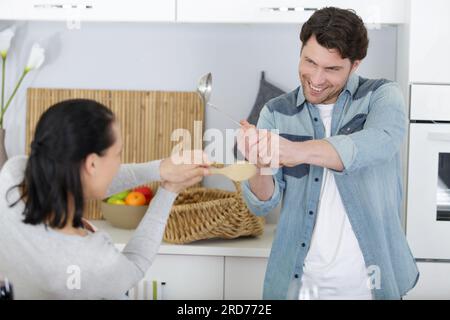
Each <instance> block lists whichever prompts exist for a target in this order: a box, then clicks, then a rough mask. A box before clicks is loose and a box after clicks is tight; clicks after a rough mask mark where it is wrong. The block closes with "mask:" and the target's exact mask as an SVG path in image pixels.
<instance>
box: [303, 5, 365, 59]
mask: <svg viewBox="0 0 450 320" xmlns="http://www.w3.org/2000/svg"><path fill="white" fill-rule="evenodd" d="M312 35H315V36H316V39H317V42H318V43H319V44H320V45H321V46H322V47H325V48H327V49H337V50H338V51H339V53H340V55H341V57H342V59H346V58H349V59H350V61H351V62H352V63H353V62H355V60H362V59H364V58H365V56H366V54H367V47H368V46H369V38H368V36H367V29H366V27H365V26H364V22H363V21H362V19H361V18H360V17H359V16H358V15H356V13H355V12H354V11H352V10H344V9H339V8H335V7H327V8H323V9H320V10H318V11H316V12H315V13H314V14H313V15H312V16H311V17H310V18H309V20H308V21H307V22H306V23H305V24H304V25H303V27H302V30H301V32H300V40H301V41H302V43H303V45H305V44H306V42H307V41H308V40H309V38H311V36H312Z"/></svg>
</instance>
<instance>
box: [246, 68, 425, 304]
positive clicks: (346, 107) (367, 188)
mask: <svg viewBox="0 0 450 320" xmlns="http://www.w3.org/2000/svg"><path fill="white" fill-rule="evenodd" d="M406 125H407V124H406V118H405V104H404V100H403V97H402V94H401V91H400V89H399V87H398V85H397V84H395V83H393V82H389V81H387V80H369V79H364V78H362V77H359V76H357V75H355V74H353V75H352V76H350V78H349V80H348V81H347V84H346V86H345V88H344V90H343V91H342V93H341V94H340V95H339V97H338V100H337V101H336V104H335V107H334V110H333V116H332V124H331V137H329V138H326V140H327V141H328V142H329V143H331V145H332V146H333V147H334V148H335V149H336V151H337V153H338V154H339V156H340V158H341V160H342V162H343V164H344V168H345V169H344V171H343V172H334V175H335V180H336V184H337V187H338V190H339V193H340V195H341V198H342V201H343V204H344V207H345V209H346V211H347V215H348V218H349V220H350V223H351V225H352V228H353V231H354V233H355V235H356V238H357V240H358V243H359V246H360V248H361V251H362V254H363V257H364V261H365V263H366V267H367V270H368V276H369V278H370V280H371V281H370V283H371V288H372V293H373V296H374V298H375V299H400V298H401V297H402V296H404V295H405V294H406V293H407V292H408V291H409V290H410V289H411V288H413V287H414V285H415V284H416V282H417V280H418V276H419V273H418V270H417V267H416V263H415V261H414V258H413V256H412V253H411V251H410V249H409V246H408V244H407V242H406V237H405V235H404V232H403V229H402V224H401V208H402V189H403V186H402V165H401V149H402V145H403V142H404V138H405V133H406ZM257 127H258V128H261V129H278V130H279V132H280V135H281V136H282V137H284V138H287V139H289V140H291V141H307V140H311V139H324V138H325V129H324V126H323V123H322V121H321V118H320V114H319V111H318V110H317V108H316V107H314V106H313V105H311V104H310V103H308V102H307V101H306V100H305V96H304V95H303V90H302V88H301V86H300V87H299V88H297V89H295V90H294V91H292V92H290V93H287V94H284V95H282V96H280V97H277V98H275V99H272V100H270V101H269V102H268V103H267V104H266V105H265V106H264V108H263V110H262V111H261V114H260V118H259V121H258V125H257ZM322 174H323V168H322V167H318V166H313V165H308V164H301V165H298V166H296V167H292V168H288V167H283V168H282V169H279V170H277V172H276V174H275V175H274V181H275V191H274V193H273V195H272V197H271V199H269V200H268V201H260V200H259V199H258V198H257V197H256V196H255V195H254V194H253V193H252V192H251V190H250V188H249V185H248V182H246V183H244V184H243V190H244V195H245V199H246V202H247V204H248V205H249V207H250V209H251V210H252V211H253V212H254V213H255V214H256V215H261V216H263V215H266V214H267V213H269V212H270V211H271V210H272V209H274V208H275V207H276V206H277V205H278V204H279V202H280V201H282V210H281V214H280V218H279V222H278V225H277V229H276V233H275V238H274V241H273V244H272V250H271V253H270V258H269V263H268V266H267V271H266V276H265V281H264V295H263V298H264V299H289V298H296V297H297V296H296V295H291V294H288V291H291V289H290V288H291V286H292V283H295V282H296V281H297V282H299V281H300V279H301V277H302V269H303V262H304V260H305V257H306V254H307V253H308V249H309V246H310V244H311V238H312V233H313V229H314V224H315V221H316V216H317V214H316V213H317V212H316V211H317V208H318V201H319V196H320V189H321V188H320V187H321V184H322ZM316 179H318V180H317V181H316Z"/></svg>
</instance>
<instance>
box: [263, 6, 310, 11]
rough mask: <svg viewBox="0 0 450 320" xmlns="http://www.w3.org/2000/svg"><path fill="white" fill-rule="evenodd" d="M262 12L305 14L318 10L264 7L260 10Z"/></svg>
mask: <svg viewBox="0 0 450 320" xmlns="http://www.w3.org/2000/svg"><path fill="white" fill-rule="evenodd" d="M260 10H261V11H266V12H267V11H269V12H289V11H291V12H292V11H296V12H303V11H317V10H318V9H317V8H305V7H263V8H260Z"/></svg>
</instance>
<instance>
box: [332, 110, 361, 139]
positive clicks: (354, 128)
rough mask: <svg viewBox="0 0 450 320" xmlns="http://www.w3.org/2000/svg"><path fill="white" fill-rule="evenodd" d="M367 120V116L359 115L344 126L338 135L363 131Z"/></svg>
mask: <svg viewBox="0 0 450 320" xmlns="http://www.w3.org/2000/svg"><path fill="white" fill-rule="evenodd" d="M366 119H367V114H365V113H360V114H357V115H356V116H354V117H353V118H352V119H351V120H350V121H349V122H347V123H346V124H345V125H344V126H342V128H341V129H340V130H339V132H338V135H342V134H343V135H348V134H352V133H355V132H358V131H360V130H362V129H363V128H364V124H365V123H366Z"/></svg>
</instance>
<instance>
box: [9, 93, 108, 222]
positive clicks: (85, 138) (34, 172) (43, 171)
mask: <svg viewBox="0 0 450 320" xmlns="http://www.w3.org/2000/svg"><path fill="white" fill-rule="evenodd" d="M114 120H115V117H114V114H113V113H112V112H111V110H109V109H108V108H107V107H105V106H104V105H102V104H100V103H98V102H96V101H93V100H84V99H75V100H66V101H62V102H59V103H57V104H55V105H53V106H52V107H50V108H49V109H48V110H47V111H46V112H45V113H44V114H43V115H42V116H41V118H40V119H39V122H38V124H37V126H36V132H35V134H34V140H33V142H32V143H31V153H30V157H29V159H28V162H27V166H26V169H25V177H24V180H23V182H22V183H21V184H20V185H18V186H17V187H19V188H21V191H22V197H21V198H20V200H24V202H25V211H24V216H25V219H24V222H25V223H28V224H32V225H36V224H40V223H44V224H46V225H50V226H51V227H53V228H63V227H64V226H65V225H66V224H67V221H68V197H69V196H71V197H72V198H73V203H74V207H75V213H74V216H73V226H74V227H75V228H79V227H82V216H83V211H84V198H83V187H82V185H81V177H80V173H81V166H82V164H83V161H84V160H85V159H86V157H87V156H88V155H89V154H92V153H96V154H98V155H99V156H102V155H104V153H105V151H106V150H107V149H108V148H109V147H110V146H112V145H113V144H114V142H115V139H116V137H115V136H114V133H113V131H112V123H113V122H114ZM20 200H19V201H20ZM19 201H17V202H16V203H14V204H12V206H14V205H16V204H17V203H18V202H19Z"/></svg>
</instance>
